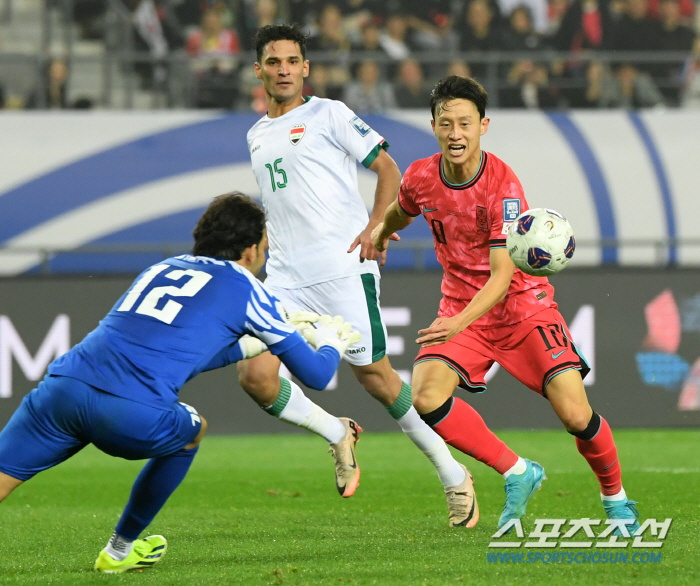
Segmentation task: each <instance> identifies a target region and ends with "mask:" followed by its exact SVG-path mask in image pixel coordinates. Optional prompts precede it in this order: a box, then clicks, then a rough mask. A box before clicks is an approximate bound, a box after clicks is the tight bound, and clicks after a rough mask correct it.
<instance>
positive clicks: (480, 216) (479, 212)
mask: <svg viewBox="0 0 700 586" xmlns="http://www.w3.org/2000/svg"><path fill="white" fill-rule="evenodd" d="M476 229H477V231H478V232H488V231H489V221H488V218H487V216H486V208H485V207H482V206H476Z"/></svg>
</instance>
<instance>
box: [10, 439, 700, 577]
mask: <svg viewBox="0 0 700 586" xmlns="http://www.w3.org/2000/svg"><path fill="white" fill-rule="evenodd" d="M500 436H501V437H502V438H503V439H504V440H505V441H506V442H508V444H509V445H510V446H511V447H512V448H513V449H514V450H515V451H516V452H518V453H521V454H522V455H523V456H526V457H529V458H531V459H534V460H537V461H539V462H540V463H541V464H543V465H544V467H545V468H546V471H547V475H548V477H549V479H548V480H547V481H546V482H545V483H544V488H543V490H542V491H540V492H538V493H537V494H536V495H535V496H534V497H533V499H532V500H531V502H530V505H529V507H528V515H527V516H526V518H525V519H524V527H525V531H526V533H525V535H526V536H527V532H528V531H529V530H531V529H532V528H533V519H535V518H538V517H539V518H567V519H572V518H581V517H591V518H601V517H602V516H603V509H602V506H601V504H600V500H599V497H598V488H597V482H596V480H595V477H594V476H593V474H592V473H591V472H590V471H589V470H588V468H587V465H586V463H585V461H584V460H583V458H581V457H580V456H579V455H578V454H577V452H576V448H575V446H574V441H573V439H572V438H571V437H570V436H568V435H567V434H566V433H564V432H503V433H501V434H500ZM616 437H617V443H618V448H619V452H620V460H621V462H622V466H623V478H624V481H625V488H626V490H627V492H628V494H629V495H630V497H631V498H633V499H634V500H637V501H639V509H640V511H641V513H642V516H643V517H654V518H657V519H665V518H667V517H672V518H673V519H674V521H673V526H672V528H671V531H670V532H669V535H668V537H667V539H666V542H665V544H664V546H663V549H662V550H661V551H662V560H661V563H658V564H606V565H602V564H556V565H553V564H541V563H538V564H489V563H487V560H486V554H487V552H488V551H490V550H489V549H488V547H487V546H488V543H489V541H490V540H491V539H490V538H491V535H492V534H493V533H494V531H495V526H496V521H497V519H498V516H499V514H500V512H501V509H502V507H503V499H504V492H503V480H502V479H501V477H500V476H498V475H497V474H496V473H495V472H493V471H492V470H490V469H488V468H486V467H485V466H483V465H481V464H479V463H476V462H475V461H473V460H471V459H470V458H467V457H465V456H462V455H461V454H460V455H459V456H458V457H459V459H460V460H461V461H463V462H465V463H467V464H468V465H469V467H470V469H471V470H472V471H473V473H474V476H475V479H476V482H477V484H476V489H477V493H478V496H479V504H480V507H481V520H480V522H479V524H478V525H477V527H476V528H475V529H472V530H466V529H464V528H458V529H450V528H449V527H448V526H447V508H446V504H445V501H444V497H443V494H442V487H441V485H440V484H439V482H438V480H437V477H436V475H435V473H434V472H433V470H432V467H431V466H430V464H429V463H428V461H427V460H426V459H425V458H424V457H423V456H422V455H421V454H420V453H419V452H418V451H417V450H416V449H415V448H414V447H413V446H412V444H411V443H410V442H409V441H408V440H407V439H406V438H404V437H403V436H402V435H400V434H368V433H366V434H364V436H363V441H362V442H361V443H360V444H359V446H358V460H359V463H360V465H361V467H362V485H361V487H360V489H359V490H358V492H357V494H356V495H355V496H354V497H353V498H351V499H341V498H340V497H338V495H337V493H336V490H335V486H334V481H333V472H332V460H331V458H330V456H329V455H327V454H325V453H324V452H325V444H324V442H323V441H322V440H320V439H319V438H317V437H314V436H310V435H309V436H243V437H240V436H239V437H208V438H205V440H204V442H203V444H202V448H201V449H200V452H199V454H198V455H197V458H196V459H195V461H194V464H193V466H192V469H191V471H190V474H189V475H188V477H187V478H186V479H185V481H184V482H183V484H182V485H181V486H180V488H179V489H178V490H177V491H176V492H175V494H174V495H173V496H172V498H171V499H170V501H169V502H168V503H167V504H166V506H165V508H164V509H163V511H161V513H160V514H159V515H158V517H156V519H155V521H154V522H153V524H152V525H151V527H150V528H149V529H148V530H147V534H150V533H161V534H163V535H165V536H166V537H167V538H168V540H169V550H168V554H167V556H166V557H165V559H164V561H163V562H162V563H161V564H160V565H159V566H158V567H156V568H154V569H151V570H147V571H145V572H142V573H132V574H126V575H121V576H103V575H96V574H94V573H93V572H92V564H93V563H94V560H95V558H96V557H97V553H98V552H99V550H100V549H101V548H102V547H103V546H104V544H105V542H106V540H107V538H108V537H109V535H110V534H111V532H112V530H113V527H114V525H115V523H116V522H117V519H118V517H119V514H120V512H121V509H122V507H123V506H124V503H125V502H126V499H127V496H128V493H129V489H130V486H131V483H132V482H133V480H134V477H135V476H136V474H137V472H138V470H139V468H140V466H141V463H139V462H136V463H134V462H125V461H123V460H118V459H115V458H110V457H109V456H106V455H104V454H102V453H100V452H98V451H97V450H96V449H93V448H92V447H89V448H87V449H85V450H83V452H81V453H80V454H78V455H77V456H76V457H74V458H73V459H72V460H70V461H68V462H66V463H65V464H62V465H61V466H58V467H57V468H54V469H52V470H49V471H47V472H44V473H42V474H40V475H38V476H37V477H36V478H35V479H33V480H32V481H31V482H28V483H26V484H24V485H22V486H20V487H19V488H18V489H17V490H16V491H15V492H14V493H13V494H12V495H11V496H10V497H9V498H8V499H7V500H6V501H5V502H4V503H3V504H2V505H0V583H3V584H79V583H80V584H91V583H99V584H105V583H107V582H109V583H110V584H112V583H119V584H139V585H140V584H158V585H159V586H160V585H170V584H172V585H182V584H187V585H190V584H192V585H194V584H290V585H292V584H347V583H352V584H358V585H359V584H379V585H387V584H402V585H411V584H461V583H464V584H496V583H498V584H537V585H538V586H540V585H541V584H543V583H547V584H551V585H554V586H556V585H558V584H566V585H567V586H569V585H576V584H581V585H586V586H590V585H592V584H655V585H656V584H700V546H699V545H698V542H699V540H698V530H699V529H700V526H699V525H700V522H699V519H700V464H699V462H700V460H699V459H698V448H700V432H698V431H648V430H647V431H623V430H620V431H617V433H616ZM18 449H21V447H19V448H18ZM491 551H493V550H491ZM539 551H543V550H539ZM556 551H560V550H559V549H557V550H556ZM627 551H630V550H629V549H628V550H627ZM646 551H650V550H646Z"/></svg>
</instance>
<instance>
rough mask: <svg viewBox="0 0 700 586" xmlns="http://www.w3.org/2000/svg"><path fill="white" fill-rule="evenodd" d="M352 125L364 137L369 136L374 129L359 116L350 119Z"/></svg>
mask: <svg viewBox="0 0 700 586" xmlns="http://www.w3.org/2000/svg"><path fill="white" fill-rule="evenodd" d="M350 126H352V127H353V128H354V129H355V130H357V132H358V133H359V134H360V136H361V137H362V138H364V137H365V136H367V135H368V134H369V133H370V132H371V130H372V129H371V128H370V127H369V125H368V124H366V123H365V122H364V121H363V120H362V119H361V118H360V117H359V116H355V117H354V118H353V119H352V120H350Z"/></svg>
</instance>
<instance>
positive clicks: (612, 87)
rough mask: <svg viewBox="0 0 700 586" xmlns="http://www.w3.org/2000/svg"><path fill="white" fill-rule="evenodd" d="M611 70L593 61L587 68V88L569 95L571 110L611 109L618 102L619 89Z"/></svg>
mask: <svg viewBox="0 0 700 586" xmlns="http://www.w3.org/2000/svg"><path fill="white" fill-rule="evenodd" d="M616 84H617V82H616V80H615V78H614V77H613V76H612V74H611V73H610V69H609V68H608V67H607V66H606V65H604V64H603V63H602V62H600V61H591V62H590V63H589V64H588V66H587V67H586V87H585V88H584V89H583V91H580V92H572V93H571V94H569V100H568V105H569V107H570V108H609V107H611V106H614V105H615V103H616V101H617V98H616V97H617V94H618V89H617V87H616Z"/></svg>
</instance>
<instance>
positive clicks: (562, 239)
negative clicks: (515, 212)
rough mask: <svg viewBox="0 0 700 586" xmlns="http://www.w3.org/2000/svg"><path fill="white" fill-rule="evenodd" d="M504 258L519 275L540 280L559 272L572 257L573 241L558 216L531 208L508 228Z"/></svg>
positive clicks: (562, 217) (564, 221) (572, 237)
mask: <svg viewBox="0 0 700 586" xmlns="http://www.w3.org/2000/svg"><path fill="white" fill-rule="evenodd" d="M506 246H507V248H508V254H509V255H510V258H511V259H512V260H513V262H514V263H515V266H516V267H518V268H519V269H520V270H521V271H523V272H525V273H527V274H528V275H534V276H536V277H543V276H547V275H554V274H556V273H558V272H559V271H561V270H562V269H563V268H564V267H565V266H566V265H567V264H569V261H570V260H571V257H572V256H574V249H575V248H576V241H575V240H574V231H573V230H572V229H571V226H570V225H569V222H567V221H566V218H565V217H564V216H562V215H561V214H560V213H558V212H555V211H554V210H548V209H545V208H535V209H533V210H528V211H526V212H523V213H522V214H520V215H519V216H518V217H517V218H515V221H514V222H513V223H512V224H511V225H510V227H509V228H508V235H507V237H506Z"/></svg>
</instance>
